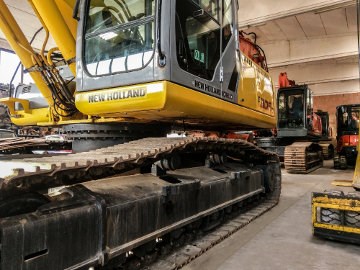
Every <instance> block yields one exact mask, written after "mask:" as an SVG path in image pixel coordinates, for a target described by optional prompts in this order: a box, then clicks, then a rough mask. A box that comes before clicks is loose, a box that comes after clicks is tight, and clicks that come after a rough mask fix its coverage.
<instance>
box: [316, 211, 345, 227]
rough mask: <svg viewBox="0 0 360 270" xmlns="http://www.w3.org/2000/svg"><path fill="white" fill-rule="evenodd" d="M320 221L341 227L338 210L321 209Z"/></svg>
mask: <svg viewBox="0 0 360 270" xmlns="http://www.w3.org/2000/svg"><path fill="white" fill-rule="evenodd" d="M320 220H321V222H323V223H329V224H334V225H341V214H340V210H336V209H331V208H321V211H320Z"/></svg>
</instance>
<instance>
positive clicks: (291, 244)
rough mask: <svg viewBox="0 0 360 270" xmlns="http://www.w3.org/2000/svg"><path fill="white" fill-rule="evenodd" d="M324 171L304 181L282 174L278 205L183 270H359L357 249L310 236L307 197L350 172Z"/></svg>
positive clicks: (348, 176) (349, 175) (326, 168)
mask: <svg viewBox="0 0 360 270" xmlns="http://www.w3.org/2000/svg"><path fill="white" fill-rule="evenodd" d="M331 165H332V162H329V161H327V162H326V163H325V166H324V168H321V169H318V170H316V171H314V172H312V173H310V174H308V175H294V174H287V173H286V172H285V170H283V184H282V195H281V199H280V203H279V205H277V206H276V207H275V208H273V209H272V210H270V211H269V212H268V213H266V214H264V215H263V216H261V217H260V218H258V219H256V220H255V221H253V222H252V223H250V224H249V225H247V226H246V227H245V228H243V229H241V230H240V231H239V232H238V233H236V234H234V235H233V236H232V237H230V238H228V239H226V240H225V241H223V242H222V243H220V244H218V245H217V246H215V247H214V248H212V249H210V250H209V251H208V252H206V253H205V254H203V255H202V256H200V257H199V258H197V259H196V260H195V261H193V262H192V263H191V264H189V265H187V266H186V267H184V268H183V269H186V270H195V269H196V270H199V269H201V270H203V269H204V270H215V269H217V270H235V269H236V270H239V269H244V270H264V269H265V270H266V269H276V270H282V269H306V270H309V269H324V270H332V269H334V270H335V269H336V270H340V269H341V270H342V269H346V270H352V269H354V270H355V269H356V270H358V269H360V256H359V254H360V246H355V245H351V244H344V243H339V242H331V241H327V240H323V239H319V238H314V237H313V235H312V226H311V192H312V191H324V190H325V189H327V190H329V189H336V187H332V186H331V185H330V183H331V181H332V180H334V179H338V180H344V179H351V178H352V174H353V171H352V170H346V171H338V170H333V169H331Z"/></svg>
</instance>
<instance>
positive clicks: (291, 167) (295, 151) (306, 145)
mask: <svg viewBox="0 0 360 270" xmlns="http://www.w3.org/2000/svg"><path fill="white" fill-rule="evenodd" d="M311 145H312V143H311V142H295V143H293V144H291V145H288V146H286V147H285V153H284V165H285V169H286V171H288V172H289V173H298V174H307V173H310V172H312V171H314V170H316V169H318V168H320V167H322V165H323V164H322V159H321V156H319V155H318V153H313V152H310V151H309V149H310V147H311ZM311 155H312V156H311Z"/></svg>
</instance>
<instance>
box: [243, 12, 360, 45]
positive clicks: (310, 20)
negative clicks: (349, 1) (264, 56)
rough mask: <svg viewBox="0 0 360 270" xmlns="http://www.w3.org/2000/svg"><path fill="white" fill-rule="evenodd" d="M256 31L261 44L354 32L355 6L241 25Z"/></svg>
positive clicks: (355, 27) (248, 29) (355, 29)
mask: <svg viewBox="0 0 360 270" xmlns="http://www.w3.org/2000/svg"><path fill="white" fill-rule="evenodd" d="M243 28H245V29H246V31H252V32H255V33H257V35H258V37H259V39H258V42H259V43H261V44H264V43H268V42H272V41H279V40H301V39H311V38H319V37H323V36H333V35H346V34H349V33H356V31H357V26H356V7H355V5H353V6H349V7H343V8H338V9H335V10H331V11H322V12H317V11H311V12H307V13H303V14H298V15H295V16H290V17H285V18H280V19H275V20H272V21H268V22H264V23H263V24H262V25H261V24H260V25H258V26H255V27H250V28H248V27H243Z"/></svg>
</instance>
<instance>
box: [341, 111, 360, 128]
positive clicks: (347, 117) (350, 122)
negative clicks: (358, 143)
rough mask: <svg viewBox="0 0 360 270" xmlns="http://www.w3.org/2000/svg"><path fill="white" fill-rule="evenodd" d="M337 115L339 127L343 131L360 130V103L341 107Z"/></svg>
mask: <svg viewBox="0 0 360 270" xmlns="http://www.w3.org/2000/svg"><path fill="white" fill-rule="evenodd" d="M337 116H338V128H340V129H341V130H342V131H358V130H359V116H360V105H358V106H342V107H339V108H338V111H337Z"/></svg>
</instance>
